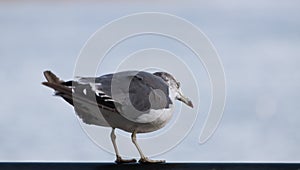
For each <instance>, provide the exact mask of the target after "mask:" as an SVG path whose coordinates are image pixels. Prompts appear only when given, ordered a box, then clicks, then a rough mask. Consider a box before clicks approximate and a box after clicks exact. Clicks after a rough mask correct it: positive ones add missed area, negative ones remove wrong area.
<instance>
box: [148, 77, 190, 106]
mask: <svg viewBox="0 0 300 170" xmlns="http://www.w3.org/2000/svg"><path fill="white" fill-rule="evenodd" d="M153 74H154V75H156V76H158V77H161V78H162V79H163V80H164V81H165V82H166V83H167V84H168V85H169V89H170V93H171V96H172V97H173V98H175V99H176V100H179V101H181V102H183V103H185V104H186V105H188V106H190V107H192V108H193V107H194V106H193V103H192V101H191V100H190V99H189V98H188V97H185V96H184V95H183V93H182V91H181V88H180V82H178V81H177V80H176V79H175V78H174V77H173V76H172V75H171V74H169V73H166V72H156V73H153Z"/></svg>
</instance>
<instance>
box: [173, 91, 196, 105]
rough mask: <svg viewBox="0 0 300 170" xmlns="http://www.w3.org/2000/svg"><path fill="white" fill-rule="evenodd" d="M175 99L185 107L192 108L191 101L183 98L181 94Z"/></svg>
mask: <svg viewBox="0 0 300 170" xmlns="http://www.w3.org/2000/svg"><path fill="white" fill-rule="evenodd" d="M176 99H177V100H179V101H181V102H183V103H185V104H186V105H188V106H190V107H191V108H193V107H194V105H193V103H192V101H191V100H190V99H189V98H187V97H185V96H184V95H183V94H179V96H178V97H176Z"/></svg>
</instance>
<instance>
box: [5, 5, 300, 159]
mask: <svg viewBox="0 0 300 170" xmlns="http://www.w3.org/2000/svg"><path fill="white" fill-rule="evenodd" d="M299 11H300V3H299V2H297V1H281V2H279V1H277V2H274V1H271V0H265V1H258V0H254V1H237V0H230V1H211V2H207V1H186V2H182V1H171V0H167V1H151V2H150V1H118V0H114V1H34V0H33V1H25V0H24V1H17V0H15V1H0V59H1V62H0V84H1V86H0V87H1V97H0V134H1V137H0V161H104V162H107V161H112V160H114V155H112V154H110V153H108V152H106V151H104V150H102V149H101V148H99V147H98V146H97V145H95V144H94V143H93V142H92V141H91V140H90V139H89V138H88V136H87V135H86V134H85V133H84V131H83V130H82V128H81V126H80V124H79V122H78V118H77V117H76V116H75V114H74V111H73V109H72V107H71V106H69V105H67V104H66V103H65V102H63V101H62V100H61V99H58V98H56V97H52V96H51V95H52V91H50V90H49V89H47V88H45V87H42V86H41V84H40V82H42V81H43V79H44V78H43V75H42V72H43V71H44V70H46V69H50V70H54V71H55V72H56V73H58V74H59V75H60V76H61V77H62V78H64V79H70V78H72V76H73V71H74V66H75V63H76V58H77V56H78V54H79V51H80V49H81V48H82V47H83V45H84V43H85V42H86V41H87V39H88V38H89V37H90V36H91V35H92V34H93V33H94V32H95V31H96V30H97V29H99V28H100V27H101V26H103V25H105V24H107V23H109V22H110V21H112V20H114V19H117V18H119V17H122V16H124V15H129V14H132V13H136V12H166V13H170V14H174V15H178V16H180V17H182V18H184V19H186V20H188V21H190V22H191V23H193V24H195V25H196V26H197V27H199V28H200V29H201V30H202V31H203V32H204V33H205V34H206V35H207V36H208V38H209V39H210V40H211V41H212V43H213V44H214V46H215V47H216V49H217V51H218V53H219V55H220V58H221V60H222V62H223V65H224V70H225V74H226V79H227V102H226V108H225V111H224V116H223V119H222V121H221V123H220V125H219V127H218V129H217V131H216V132H215V134H214V135H213V136H212V138H210V140H208V141H207V142H206V143H204V144H202V145H200V144H199V143H198V137H199V133H200V129H201V127H202V124H203V122H204V120H205V117H206V115H205V113H207V111H203V113H201V114H200V115H199V116H198V120H197V122H196V124H195V126H194V128H193V129H192V130H191V132H190V133H189V135H188V136H187V137H186V138H185V139H184V140H183V141H182V142H181V143H180V144H179V145H178V146H176V147H175V148H173V149H172V150H171V151H169V152H167V153H164V154H161V155H159V156H158V158H164V159H167V160H168V161H169V162H176V161H179V162H183V161H184V162H186V161H192V162H197V161H205V162H207V161H208V162H220V161H230V162H232V161H238V162H240V161H247V162H248V161H253V162H257V161H259V162H261V161H267V162H274V161H276V162H299V161H300V155H299V152H300V147H299V143H300V134H299V129H300V124H299V121H300V112H299V110H300V105H299V97H300V91H299V89H300V79H299V77H300V69H299V66H300V65H299V63H300V56H299V53H300V48H299V47H300V22H299V21H300V12H299ZM145 22H146V21H145ZM141 24H142V23H141ZM149 39H151V41H148V40H149ZM152 40H153V37H150V38H149V37H148V39H147V37H146V38H145V39H142V38H140V41H143V42H145V43H143V44H144V47H149V46H150V47H152V46H151V43H152V45H153V44H155V45H156V47H157V46H159V45H161V48H163V47H166V45H165V44H166V43H162V42H169V40H163V41H161V43H156V42H157V40H153V41H152ZM140 41H139V39H136V40H134V41H132V42H131V43H132V44H134V43H136V44H137V45H141V43H139V42H140ZM170 43H172V42H170ZM124 47H126V46H124ZM124 47H123V49H126V48H124ZM166 48H169V50H172V49H173V50H175V51H176V50H177V52H178V53H179V54H180V48H176V45H174V46H172V45H170V46H168V47H166ZM181 53H182V51H181ZM121 54H122V53H121V52H120V51H119V52H116V54H115V56H120V55H121ZM113 56H114V54H111V58H113ZM201 67H202V66H201ZM199 74H200V73H199ZM201 74H204V73H201ZM204 75H205V74H204ZM203 81H205V79H204V80H203ZM182 83H183V82H182ZM203 84H205V83H203ZM206 84H207V82H206ZM205 89H206V86H205V85H204V86H203V93H202V94H203V96H204V97H203V98H202V99H201V101H203V104H202V105H201V107H202V108H204V110H205V109H206V110H207V109H208V107H209V95H208V94H206V92H205ZM131 147H133V146H131Z"/></svg>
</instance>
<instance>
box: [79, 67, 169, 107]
mask: <svg viewBox="0 0 300 170" xmlns="http://www.w3.org/2000/svg"><path fill="white" fill-rule="evenodd" d="M78 82H79V83H85V84H87V83H88V84H90V85H91V90H93V91H94V92H95V93H99V94H105V97H107V99H106V100H107V101H110V102H112V103H111V104H115V103H118V104H119V105H118V106H121V107H127V106H133V107H134V108H135V109H136V110H138V111H141V112H149V110H150V109H155V110H157V109H163V108H169V107H170V104H172V101H171V100H170V98H169V89H168V85H167V84H166V83H165V82H164V81H163V80H162V79H161V78H160V77H158V76H155V75H153V74H151V73H148V72H138V71H125V72H119V73H115V74H107V75H104V76H101V77H97V78H80V79H79V81H78ZM118 106H117V107H118ZM118 109H122V108H118Z"/></svg>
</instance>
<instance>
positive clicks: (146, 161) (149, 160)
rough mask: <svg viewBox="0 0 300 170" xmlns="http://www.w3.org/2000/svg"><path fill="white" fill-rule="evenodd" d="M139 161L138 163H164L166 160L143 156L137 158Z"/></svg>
mask: <svg viewBox="0 0 300 170" xmlns="http://www.w3.org/2000/svg"><path fill="white" fill-rule="evenodd" d="M139 163H140V164H159V163H166V161H165V160H152V159H149V158H147V157H145V158H141V159H140V160H139Z"/></svg>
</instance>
